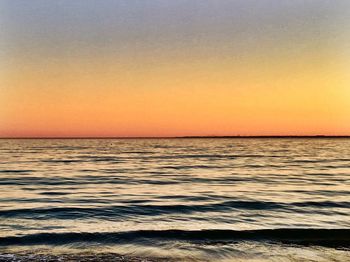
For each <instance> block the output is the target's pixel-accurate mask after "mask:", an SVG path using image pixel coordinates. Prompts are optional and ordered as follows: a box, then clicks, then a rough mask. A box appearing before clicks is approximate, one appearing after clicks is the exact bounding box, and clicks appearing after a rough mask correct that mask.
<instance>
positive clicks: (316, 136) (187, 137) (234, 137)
mask: <svg viewBox="0 0 350 262" xmlns="http://www.w3.org/2000/svg"><path fill="white" fill-rule="evenodd" d="M237 138H238V139H256V138H262V139H263V138H266V139H275V138H276V139H279V138H293V139H294V138H296V139H300V138H304V139H305V138H326V139H327V138H350V135H348V136H332V135H312V136H311V135H310V136H294V135H290V136H269V135H267V136H169V137H167V136H164V137H155V136H150V137H147V136H145V137H141V136H140V137H107V136H106V137H0V139H237Z"/></svg>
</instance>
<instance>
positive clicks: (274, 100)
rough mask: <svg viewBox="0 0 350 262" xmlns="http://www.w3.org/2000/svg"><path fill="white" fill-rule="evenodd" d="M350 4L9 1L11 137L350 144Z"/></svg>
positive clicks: (5, 41) (4, 47)
mask: <svg viewBox="0 0 350 262" xmlns="http://www.w3.org/2000/svg"><path fill="white" fill-rule="evenodd" d="M349 66H350V1H347V0H303V1H302V0H293V1H292V0H288V1H286V0H216V1H214V0H176V1H174V0H74V1H71V0H55V1H54V0H52V1H50V0H49V1H48V0H31V1H28V0H2V1H1V2H0V137H103V136H108V137H110V136H118V137H124V136H131V137H134V136H137V137H140V136H194V135H204V136H206V135H218V136H219V135H350V85H349V83H350V72H349V71H350V69H349V68H350V67H349Z"/></svg>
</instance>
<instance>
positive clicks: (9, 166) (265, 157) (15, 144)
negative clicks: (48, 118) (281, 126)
mask: <svg viewBox="0 0 350 262" xmlns="http://www.w3.org/2000/svg"><path fill="white" fill-rule="evenodd" d="M349 248H350V139H326V138H323V139H62V140H60V139H42V140H40V139H23V140H10V139H8V140H7V139H6V140H5V139H2V140H0V253H3V254H5V253H6V254H9V253H11V254H12V253H14V254H15V253H16V252H26V250H27V251H28V250H29V251H32V252H34V251H35V250H40V252H45V250H46V251H47V252H51V253H52V252H57V253H59V252H65V253H67V252H73V253H74V252H80V251H89V252H116V253H120V254H126V255H130V254H132V255H137V256H148V257H173V258H177V259H187V260H190V259H192V260H209V261H216V260H227V261H231V260H232V261H236V260H239V259H241V260H256V261H260V260H267V261H268V260H274V261H299V260H301V259H306V260H313V261H350V252H349V250H350V249H349ZM33 250H34V251H33ZM38 252H39V251H38ZM0 258H1V257H0Z"/></svg>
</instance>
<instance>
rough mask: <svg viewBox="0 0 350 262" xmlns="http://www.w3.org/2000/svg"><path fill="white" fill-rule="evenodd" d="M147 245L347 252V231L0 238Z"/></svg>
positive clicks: (4, 240) (3, 242) (0, 240)
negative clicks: (251, 244)
mask: <svg viewBox="0 0 350 262" xmlns="http://www.w3.org/2000/svg"><path fill="white" fill-rule="evenodd" d="M147 241H151V242H152V241H188V242H197V243H201V244H220V243H222V244H226V243H239V242H241V241H259V242H260V241H265V242H269V243H281V244H293V245H302V246H323V247H332V248H350V229H306V228H282V229H260V230H243V231H237V230H215V229H214V230H199V231H186V230H140V231H128V232H113V233H112V232H109V233H39V234H31V235H24V236H9V237H0V246H10V245H39V244H47V245H63V244H71V243H77V242H87V243H95V242H98V243H103V244H122V243H142V242H147Z"/></svg>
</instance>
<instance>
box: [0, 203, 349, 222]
mask: <svg viewBox="0 0 350 262" xmlns="http://www.w3.org/2000/svg"><path fill="white" fill-rule="evenodd" d="M87 201H89V200H87ZM327 208H329V209H330V212H332V214H335V213H336V211H335V210H334V209H333V208H337V209H349V208H350V202H332V201H322V202H312V201H308V202H292V203H284V202H271V201H270V202H269V201H236V200H230V201H223V202H216V203H208V204H200V205H181V204H178V205H151V204H149V205H146V204H142V205H135V204H131V205H108V206H98V207H49V208H27V209H7V210H0V217H5V218H12V217H26V218H36V219H50V218H56V219H75V218H84V217H100V218H101V217H103V218H105V219H113V218H124V217H128V216H158V215H163V214H191V213H197V212H202V213H203V212H217V211H223V212H225V211H228V210H234V209H240V210H258V211H261V210H265V211H267V210H283V211H293V212H295V211H298V212H300V213H327V212H326V211H327Z"/></svg>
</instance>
